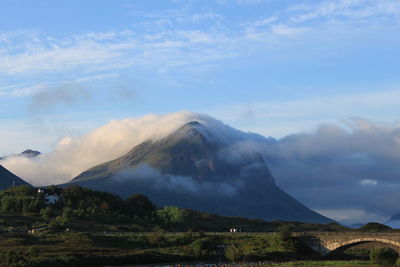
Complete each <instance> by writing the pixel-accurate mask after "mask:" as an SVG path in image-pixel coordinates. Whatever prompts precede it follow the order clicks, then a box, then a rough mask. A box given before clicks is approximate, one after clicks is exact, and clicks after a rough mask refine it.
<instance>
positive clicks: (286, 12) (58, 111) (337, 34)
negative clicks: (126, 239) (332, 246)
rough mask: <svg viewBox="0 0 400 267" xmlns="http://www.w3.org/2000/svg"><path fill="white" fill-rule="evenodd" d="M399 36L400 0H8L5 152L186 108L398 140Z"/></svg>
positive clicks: (280, 132) (1, 2)
mask: <svg viewBox="0 0 400 267" xmlns="http://www.w3.org/2000/svg"><path fill="white" fill-rule="evenodd" d="M399 47H400V1H399V0H380V1H376V0H326V1H325V0H320V1H316V0H303V1H298V0H280V1H277V0H152V1H136V0H131V1H128V0H113V1H106V0H96V1H94V0H85V1H77V0H69V1H53V0H37V1H29V0H0V107H1V109H0V155H7V154H12V153H19V152H21V151H23V150H25V149H27V148H32V149H36V150H40V151H42V152H45V153H46V152H51V151H53V150H54V148H55V147H57V145H59V143H60V140H65V139H64V138H65V137H66V136H69V137H74V138H75V137H79V136H82V135H84V134H87V133H89V132H91V131H93V130H94V129H97V128H99V127H102V126H103V125H107V124H108V123H109V122H110V121H112V120H123V119H126V118H137V117H141V116H145V115H147V114H168V113H174V112H177V111H181V110H190V111H194V112H199V113H206V114H209V115H210V116H213V117H215V118H217V119H219V120H221V121H223V122H224V123H227V124H229V125H231V126H233V127H235V128H238V129H240V130H243V131H252V132H256V133H259V134H262V135H264V136H272V137H274V138H277V139H279V140H283V141H284V140H293V139H290V138H289V139H285V138H286V136H293V135H294V136H308V137H310V138H314V139H313V140H319V139H318V138H319V137H320V136H319V133H320V130H321V129H325V128H324V125H330V126H331V128H330V129H333V128H335V127H336V128H338V129H340V130H343V131H346V132H347V133H348V134H349V135H350V136H353V134H355V133H357V129H360V128H359V127H354V122H355V121H357V122H359V124H360V122H363V123H361V124H362V125H365V124H368V125H374V127H375V128H377V129H381V130H382V131H384V130H383V129H386V130H385V131H386V132H385V133H388V131H389V130H388V129H391V132H390V131H389V132H390V133H391V134H392V135H390V134H387V135H385V138H386V137H387V136H391V138H397V135H396V134H395V133H396V130H397V126H398V124H399V115H398V114H400V108H399V105H398V103H399V102H400V67H399V63H398V62H400V49H399ZM349 122H350V123H349ZM357 125H358V124H357ZM321 127H322V128H321ZM363 129H364V128H363ZM368 129H369V128H368ZM339 132H340V131H339ZM377 136H379V137H382V136H383V135H381V134H377ZM382 138H384V137H382ZM348 139H349V140H351V138H348ZM296 140H298V139H296ZM346 140H347V139H346ZM349 140H347V141H349ZM373 140H374V141H376V140H375V139H373ZM377 140H381V139H377ZM385 140H386V139H385ZM399 140H400V139H399ZM347 141H346V142H347ZM293 142H294V141H293ZM329 142H332V143H333V141H332V140H331V139H329ZM346 142H345V141H343V142H342V144H343V146H342V148H343V150H346V146H345V145H344V144H347V143H346ZM376 142H377V144H379V142H378V141H376ZM294 143H295V144H297V141H296V142H294ZM333 149H334V147H333V146H331V150H329V151H330V152H331V151H332V150H333ZM357 151H358V150H357ZM374 151H375V150H374ZM392 154H393V153H392ZM392 154H391V155H392ZM396 157H397V156H396ZM391 159H394V158H393V157H392V158H391ZM277 171H279V170H277ZM282 175H283V174H282ZM285 179H286V178H284V177H283V178H281V181H282V186H283V187H284V189H287V190H289V191H290V193H292V194H295V195H296V192H297V191H296V190H292V189H291V187H290V183H288V182H285V181H287V180H285ZM374 179H375V180H376V179H377V178H374ZM374 179H372V178H371V179H370V178H368V179H364V180H374ZM277 180H279V177H277ZM375 180H374V181H375ZM367 184H368V182H367ZM371 184H374V182H371V181H370V182H369V185H371ZM327 188H328V187H327ZM329 188H330V187H329ZM296 196H297V197H302V195H301V194H298V195H296ZM300 200H302V199H300ZM304 201H307V200H306V199H305V200H304ZM313 205H315V204H313ZM316 208H318V209H319V210H321V211H323V212H326V214H328V213H329V214H330V213H331V212H335V211H338V210H341V209H340V207H330V208H329V211H326V209H324V207H316ZM354 209H356V208H354ZM340 212H342V214H344V215H343V216H345V213H346V212H347V213H350V214H355V213H356V212H352V211H351V210H350V211H346V212H344V211H339V213H340ZM357 212H361V213H362V212H366V211H365V210H362V211H357ZM347 213H346V214H347ZM335 214H336V215H335V216H337V214H338V212H336V213H335ZM363 214H364V213H363ZM364 215H365V214H364ZM364 215H363V216H364ZM360 216H361V215H360ZM379 216H381V217H379ZM379 216H378V217H379V218H382V216H383V215H379ZM385 216H386V215H385ZM378 217H376V218H378ZM346 218H347V217H346Z"/></svg>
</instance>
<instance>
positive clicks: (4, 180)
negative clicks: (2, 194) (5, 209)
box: [0, 165, 30, 190]
mask: <svg viewBox="0 0 400 267" xmlns="http://www.w3.org/2000/svg"><path fill="white" fill-rule="evenodd" d="M13 185H29V186H30V184H29V183H27V182H25V181H24V180H22V179H21V178H19V177H18V176H16V175H15V174H13V173H12V172H10V171H9V170H7V169H6V168H4V167H3V166H1V165H0V190H4V189H7V188H9V187H11V186H13Z"/></svg>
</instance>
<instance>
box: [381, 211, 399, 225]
mask: <svg viewBox="0 0 400 267" xmlns="http://www.w3.org/2000/svg"><path fill="white" fill-rule="evenodd" d="M385 225H387V226H390V227H392V228H395V229H399V228H400V212H399V213H396V214H394V215H393V216H392V217H390V219H389V220H388V221H387V222H385Z"/></svg>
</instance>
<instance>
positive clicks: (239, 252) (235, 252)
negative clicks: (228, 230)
mask: <svg viewBox="0 0 400 267" xmlns="http://www.w3.org/2000/svg"><path fill="white" fill-rule="evenodd" d="M243 257H244V250H243V248H241V247H240V246H238V245H236V244H232V245H230V246H229V247H227V248H226V250H225V258H226V259H227V260H229V261H231V262H237V261H240V260H243Z"/></svg>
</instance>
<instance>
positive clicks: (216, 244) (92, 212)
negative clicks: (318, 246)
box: [0, 186, 376, 267]
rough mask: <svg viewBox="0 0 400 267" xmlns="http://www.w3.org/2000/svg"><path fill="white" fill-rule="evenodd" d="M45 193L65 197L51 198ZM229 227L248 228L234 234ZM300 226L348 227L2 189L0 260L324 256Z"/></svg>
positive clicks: (69, 262)
mask: <svg viewBox="0 0 400 267" xmlns="http://www.w3.org/2000/svg"><path fill="white" fill-rule="evenodd" d="M46 194H47V195H58V196H61V197H60V199H59V201H55V202H54V203H51V204H50V203H48V202H47V203H46ZM229 228H236V229H242V230H243V231H245V232H244V233H229V232H228V230H229ZM368 229H370V228H368ZM373 229H376V228H373ZM299 231H301V232H303V231H326V232H336V231H340V232H342V231H350V230H349V229H348V228H345V227H343V226H340V225H338V224H335V223H330V224H325V225H322V224H307V223H298V222H290V223H288V222H283V221H274V222H265V221H262V220H257V219H251V220H250V219H244V218H240V217H224V216H218V215H213V214H208V213H204V212H197V211H193V210H187V209H180V208H177V207H161V208H157V207H156V206H155V205H154V204H153V203H152V202H151V201H150V200H149V199H148V198H147V197H146V196H144V195H133V196H131V197H129V198H127V199H121V198H120V197H118V196H115V195H113V194H109V193H104V192H97V191H93V190H90V189H87V188H82V187H78V186H70V187H67V188H58V187H54V186H53V187H49V188H46V189H45V190H44V192H41V193H38V190H37V189H34V188H32V187H28V186H17V187H15V188H10V189H7V190H3V191H0V267H1V266H7V267H15V266H32V267H35V266H100V265H106V264H110V265H112V264H114V265H118V264H120V265H121V264H143V263H149V264H150V263H159V262H187V261H229V262H232V263H237V262H276V261H293V260H302V259H303V260H304V259H313V258H315V259H318V257H319V256H318V255H317V254H316V253H315V252H313V251H312V250H311V249H309V248H308V247H307V246H305V245H304V244H303V243H302V242H300V241H299V240H298V239H297V238H296V235H295V234H294V233H295V232H299ZM251 232H257V233H254V234H252V233H251ZM308 263H310V262H308ZM330 263H333V261H331V262H330ZM287 264H290V265H286V266H323V265H311V263H310V265H301V264H302V262H301V261H296V262H290V263H287ZM296 264H297V265H296ZM299 264H300V265H299ZM316 264H318V262H317V263H316ZM265 266H267V265H265ZM274 266H275V265H274ZM276 266H285V265H276ZM341 266H342V265H341ZM343 266H345V265H343ZM353 266H354V265H353Z"/></svg>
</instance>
